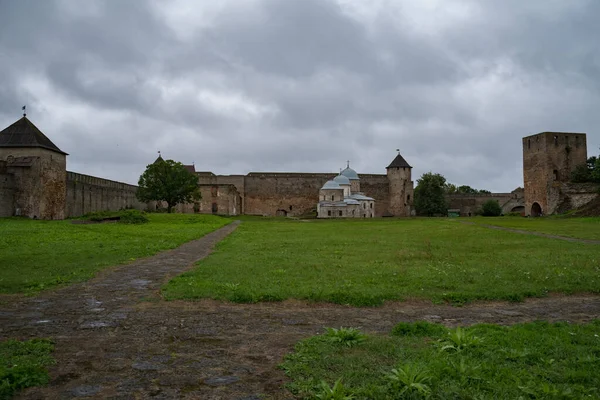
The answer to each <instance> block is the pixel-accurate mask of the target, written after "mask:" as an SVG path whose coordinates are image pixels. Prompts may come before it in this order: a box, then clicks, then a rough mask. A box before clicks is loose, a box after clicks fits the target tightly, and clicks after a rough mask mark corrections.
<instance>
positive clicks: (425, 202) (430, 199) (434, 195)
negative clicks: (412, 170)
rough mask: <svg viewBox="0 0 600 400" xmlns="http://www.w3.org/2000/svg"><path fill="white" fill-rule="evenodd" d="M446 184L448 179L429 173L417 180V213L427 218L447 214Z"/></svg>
mask: <svg viewBox="0 0 600 400" xmlns="http://www.w3.org/2000/svg"><path fill="white" fill-rule="evenodd" d="M445 184H446V178H444V177H443V176H442V175H440V174H434V173H433V172H427V173H425V174H423V175H422V176H421V179H418V180H417V187H416V188H415V203H414V204H415V208H416V210H417V213H419V214H421V215H427V216H433V215H436V214H442V215H444V214H446V212H447V210H448V205H447V203H446V198H445V197H444V192H445V190H444V189H445V187H446V186H445Z"/></svg>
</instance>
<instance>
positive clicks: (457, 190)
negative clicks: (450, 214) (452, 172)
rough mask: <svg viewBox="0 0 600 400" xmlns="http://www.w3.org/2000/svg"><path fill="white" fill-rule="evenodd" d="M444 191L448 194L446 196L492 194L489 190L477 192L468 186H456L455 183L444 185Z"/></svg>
mask: <svg viewBox="0 0 600 400" xmlns="http://www.w3.org/2000/svg"><path fill="white" fill-rule="evenodd" d="M444 191H445V192H446V194H477V193H486V194H490V193H492V192H490V191H489V190H484V189H482V190H477V189H473V188H472V187H471V186H468V185H461V186H456V185H455V184H453V183H446V184H445V185H444Z"/></svg>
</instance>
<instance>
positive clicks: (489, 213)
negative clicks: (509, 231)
mask: <svg viewBox="0 0 600 400" xmlns="http://www.w3.org/2000/svg"><path fill="white" fill-rule="evenodd" d="M481 215H483V216H484V217H499V216H500V215H502V207H500V204H499V203H498V200H488V201H486V202H485V203H483V205H482V206H481Z"/></svg>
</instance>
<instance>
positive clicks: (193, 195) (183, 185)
mask: <svg viewBox="0 0 600 400" xmlns="http://www.w3.org/2000/svg"><path fill="white" fill-rule="evenodd" d="M138 186H139V187H138V190H137V192H136V196H137V198H138V200H139V201H141V202H144V203H146V202H149V201H164V202H166V203H167V211H168V212H171V211H172V209H173V207H175V206H176V205H177V204H180V203H190V202H192V201H194V200H198V199H200V191H199V189H198V178H197V177H196V175H194V174H193V173H191V172H190V171H188V170H187V169H185V166H184V165H183V164H182V163H180V162H175V161H173V160H166V161H165V160H163V159H162V158H161V157H159V158H158V160H156V161H155V162H154V163H153V164H150V165H148V166H147V167H146V170H145V171H144V173H143V174H142V175H141V176H140V180H139V181H138Z"/></svg>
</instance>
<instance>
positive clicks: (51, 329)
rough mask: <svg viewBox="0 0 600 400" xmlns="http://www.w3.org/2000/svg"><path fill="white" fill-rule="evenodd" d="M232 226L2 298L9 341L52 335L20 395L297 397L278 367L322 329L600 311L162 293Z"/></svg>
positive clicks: (583, 301)
mask: <svg viewBox="0 0 600 400" xmlns="http://www.w3.org/2000/svg"><path fill="white" fill-rule="evenodd" d="M235 227H236V224H232V225H228V226H226V227H224V228H222V229H220V230H218V231H216V232H213V233H211V234H209V235H207V236H205V237H204V238H202V239H199V240H196V241H194V242H190V243H188V244H185V245H183V246H181V247H179V248H178V249H175V250H172V251H169V252H165V253H161V254H159V255H157V256H155V257H151V258H147V259H144V260H139V261H137V262H135V263H133V264H129V265H127V266H122V267H117V268H112V269H111V270H109V271H105V272H104V273H102V274H101V275H99V276H98V277H96V278H94V279H93V280H91V281H88V282H85V283H81V284H76V285H72V286H69V287H66V288H63V289H60V290H56V291H54V292H48V293H44V294H42V295H40V296H37V297H35V298H25V299H22V298H21V299H12V300H10V299H9V300H6V301H5V302H4V303H3V305H2V306H0V339H5V338H20V339H26V338H30V337H49V338H52V339H53V340H54V341H55V343H56V350H55V353H54V356H55V358H56V359H57V364H56V365H55V366H53V367H52V368H51V370H50V375H51V382H50V384H49V385H48V386H46V387H42V388H31V389H28V390H26V391H24V392H22V393H21V394H20V395H19V396H18V398H23V399H49V398H52V399H71V398H97V399H104V398H113V399H136V398H139V399H146V398H156V399H179V398H182V399H240V400H241V399H246V400H250V399H264V398H267V399H289V398H292V396H291V395H290V394H289V393H288V392H287V391H286V390H285V389H284V387H283V385H284V384H285V382H286V378H285V376H284V374H283V373H282V371H280V370H278V369H277V365H278V364H279V363H280V362H281V360H282V358H283V356H284V355H285V354H286V353H288V352H290V351H291V350H292V348H293V345H294V343H296V342H297V341H298V340H300V339H302V338H305V337H308V336H311V335H314V334H317V333H320V332H323V327H326V326H332V327H339V326H353V327H361V328H362V329H363V330H365V331H366V332H371V333H387V332H389V330H390V329H391V328H392V326H393V325H394V324H396V323H397V322H399V321H415V320H420V319H424V320H429V321H434V322H441V323H444V324H446V325H449V326H455V325H469V324H473V323H476V322H495V323H502V324H512V323H517V322H525V321H532V320H536V319H544V320H549V321H558V320H560V321H572V322H586V321H589V320H591V319H596V318H600V296H594V295H577V296H550V297H547V298H542V299H529V300H527V301H525V302H523V303H503V302H486V303H476V304H471V305H468V306H464V307H452V306H447V305H433V304H431V303H430V302H427V301H408V302H403V303H399V302H393V303H386V304H385V305H384V306H383V307H378V308H353V307H345V306H338V305H331V304H310V303H306V302H300V301H285V302H282V303H263V304H230V303H223V302H217V301H211V300H203V301H198V302H184V301H173V302H165V301H162V300H161V299H160V297H159V295H158V289H159V287H160V285H161V284H162V283H163V282H165V281H166V280H168V277H169V276H173V275H176V274H178V273H181V272H182V271H184V270H186V269H188V268H190V267H191V265H192V264H193V262H194V261H195V260H197V259H200V258H202V257H204V256H206V255H208V254H209V253H210V249H211V248H212V246H213V245H214V244H215V243H216V242H217V241H219V240H221V239H222V238H224V237H225V236H226V235H227V234H229V233H230V232H231V231H233V230H234V229H235Z"/></svg>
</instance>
